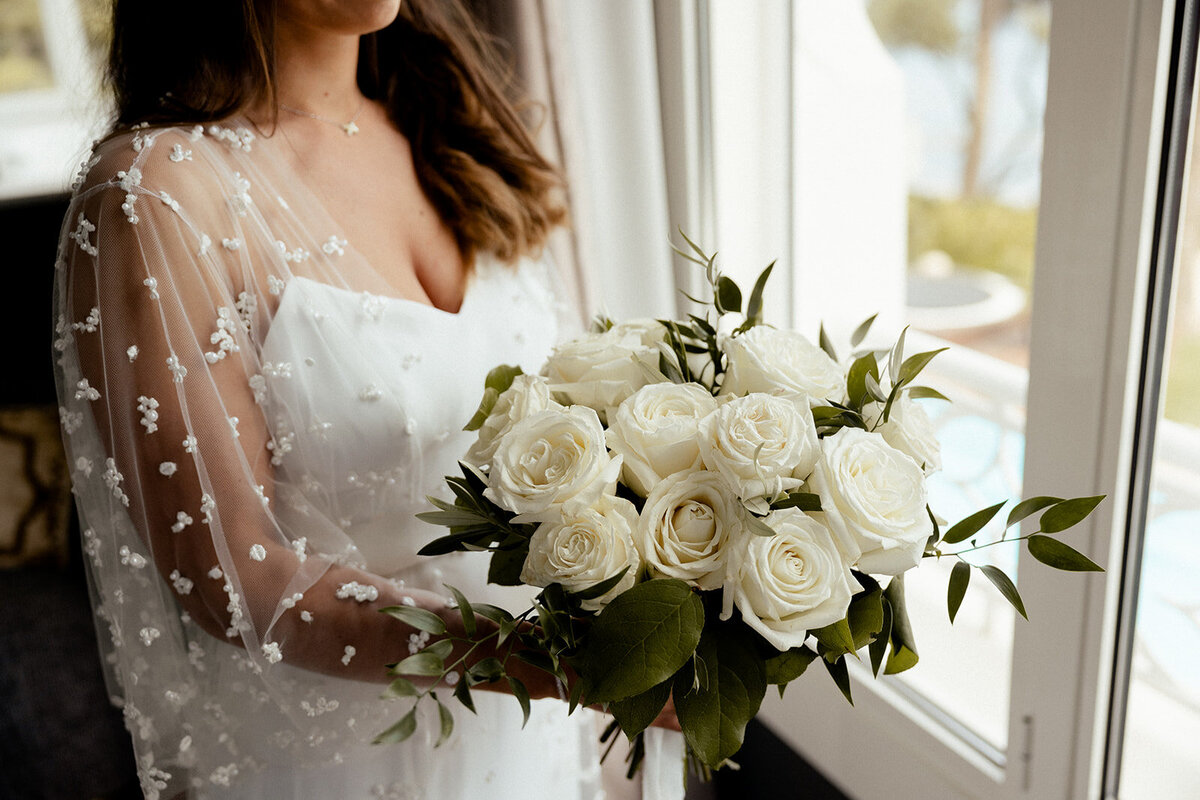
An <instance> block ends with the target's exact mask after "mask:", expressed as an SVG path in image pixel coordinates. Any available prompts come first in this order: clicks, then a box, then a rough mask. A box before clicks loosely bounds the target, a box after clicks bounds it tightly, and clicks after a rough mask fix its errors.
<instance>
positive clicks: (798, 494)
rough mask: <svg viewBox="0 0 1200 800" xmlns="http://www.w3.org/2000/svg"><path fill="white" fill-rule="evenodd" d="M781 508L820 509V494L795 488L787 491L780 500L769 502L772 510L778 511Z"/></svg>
mask: <svg viewBox="0 0 1200 800" xmlns="http://www.w3.org/2000/svg"><path fill="white" fill-rule="evenodd" d="M781 508H798V509H800V510H801V511H820V510H821V495H819V494H813V493H812V492H802V491H799V490H797V491H794V492H791V493H789V494H788V495H787V496H786V497H784V498H783V499H782V500H776V501H775V502H774V503H771V510H772V511H778V510H779V509H781Z"/></svg>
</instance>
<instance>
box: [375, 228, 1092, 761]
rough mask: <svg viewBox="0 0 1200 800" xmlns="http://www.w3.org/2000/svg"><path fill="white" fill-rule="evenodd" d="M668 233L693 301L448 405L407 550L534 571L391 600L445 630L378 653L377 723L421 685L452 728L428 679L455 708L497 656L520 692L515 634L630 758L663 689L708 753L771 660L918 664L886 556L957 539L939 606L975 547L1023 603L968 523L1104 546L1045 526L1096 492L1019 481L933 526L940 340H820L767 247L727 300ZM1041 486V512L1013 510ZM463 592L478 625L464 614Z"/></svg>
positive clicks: (737, 729) (1074, 519) (730, 287)
mask: <svg viewBox="0 0 1200 800" xmlns="http://www.w3.org/2000/svg"><path fill="white" fill-rule="evenodd" d="M688 244H689V245H690V246H691V252H688V253H681V254H682V255H684V256H685V257H687V258H689V259H690V260H692V261H695V262H696V263H697V264H699V265H700V266H701V267H703V269H704V271H705V275H706V277H707V280H708V284H709V286H710V287H711V290H712V299H711V301H709V302H708V303H703V304H702V305H703V306H704V307H705V313H704V314H703V315H700V314H692V315H689V316H688V319H687V320H686V321H671V320H637V321H632V322H622V323H616V324H614V323H612V322H611V321H609V320H600V321H599V322H598V324H597V326H596V329H595V330H593V331H592V332H591V333H588V334H586V335H584V336H582V337H580V338H577V339H575V340H573V341H570V342H567V343H566V344H564V345H562V346H560V347H558V348H557V349H556V350H555V351H554V353H553V354H552V355H551V356H550V358H549V360H548V361H547V363H546V365H545V367H544V368H543V369H542V371H541V374H539V375H528V374H523V373H522V372H521V370H520V369H518V368H515V367H509V366H500V367H497V368H496V369H494V370H493V371H492V372H491V373H490V374H489V376H488V378H487V383H486V388H485V392H484V397H483V402H482V403H481V404H480V407H479V410H478V411H477V412H476V414H475V416H474V417H473V418H472V419H471V420H470V422H469V423H468V424H467V426H466V429H467V430H472V431H477V432H478V438H477V439H476V441H475V443H474V444H473V445H472V447H471V448H470V450H469V452H468V453H467V455H466V457H465V458H464V460H463V463H462V465H461V466H462V475H461V476H453V477H448V478H447V479H446V480H447V482H448V484H449V486H450V488H451V489H452V490H453V492H454V495H455V500H454V502H453V503H450V502H445V501H442V500H438V499H433V500H432V502H433V503H434V505H435V506H437V509H438V510H436V511H430V512H428V513H425V514H421V515H420V516H421V518H422V519H424V520H425V521H427V522H431V523H434V524H437V525H442V526H445V527H448V528H449V529H450V532H449V535H447V536H444V537H442V538H439V539H437V540H435V541H433V542H432V543H430V544H429V545H428V546H426V547H425V548H424V549H423V550H422V553H424V554H428V555H435V554H441V553H447V552H451V551H457V550H475V551H486V552H488V553H490V554H491V562H490V567H489V572H488V579H489V581H490V582H492V583H496V584H502V585H521V584H524V585H529V586H534V587H538V588H540V589H541V591H540V592H539V593H538V594H537V597H536V599H535V600H534V602H533V604H532V606H531V607H530V608H528V609H526V610H525V611H523V612H522V613H519V614H515V615H514V614H511V613H509V612H508V611H505V610H503V609H500V608H497V607H495V606H491V605H483V604H472V603H471V602H470V601H469V600H468V599H467V598H466V597H465V596H463V594H462V593H461V592H460V591H458V590H457V589H455V588H453V587H448V588H450V590H451V592H452V593H453V594H454V596H455V598H456V600H457V603H458V609H459V610H460V612H461V614H462V621H463V628H464V631H465V634H466V636H465V637H461V638H457V639H456V637H453V636H447V630H446V626H445V624H444V622H443V620H442V619H440V618H439V617H437V616H436V615H434V614H432V613H430V612H428V611H424V610H422V609H417V608H412V607H407V606H398V607H392V608H389V609H386V610H385V611H386V613H390V614H392V615H394V616H396V617H397V618H399V619H402V620H403V621H405V622H407V623H408V624H410V625H412V626H414V627H416V628H418V629H420V630H422V631H426V632H428V633H430V634H432V635H433V636H437V637H440V638H438V639H436V640H434V641H433V642H432V643H430V644H428V645H427V646H424V647H415V646H414V648H413V649H414V650H416V652H414V653H413V655H411V656H410V657H408V658H406V659H404V660H403V661H401V662H399V663H397V664H394V665H390V668H391V674H392V675H393V676H394V677H395V680H394V682H393V683H392V684H391V686H390V687H389V690H388V695H389V696H391V697H409V698H415V700H416V703H414V707H413V709H412V710H410V711H409V712H408V713H407V714H406V715H405V716H404V717H403V718H402V719H401V720H400V721H399V722H398V723H396V724H395V725H394V726H392V727H391V728H390V729H388V730H387V731H385V732H384V733H382V734H381V735H380V736H379V741H385V742H386V741H400V740H403V739H405V738H407V737H408V736H410V735H411V734H412V733H413V731H414V730H415V728H416V725H417V717H416V705H418V704H419V703H420V701H422V700H424V699H425V698H430V699H431V700H432V701H433V702H434V703H435V705H436V706H437V708H438V711H439V718H440V720H441V726H442V730H441V733H442V737H443V738H444V737H445V736H447V735H449V733H450V732H451V730H452V729H453V724H454V722H453V715H452V714H451V712H450V710H449V709H448V708H447V706H446V704H445V703H444V702H443V700H442V698H439V697H438V694H437V692H438V689H439V686H440V687H446V686H453V690H452V691H453V695H454V697H455V698H456V699H457V700H458V701H460V702H461V703H462V704H463V705H465V706H467V708H469V709H471V710H472V711H473V710H474V708H473V704H472V700H471V688H472V687H473V686H477V685H479V684H481V683H484V682H494V681H506V682H507V683H508V685H509V687H510V689H511V691H512V694H513V695H514V696H515V697H516V699H517V701H518V702H519V703H520V704H521V705H522V707H523V708H524V710H525V713H526V716H528V713H529V693H528V691H527V690H526V687H525V686H524V685H523V684H522V683H521V682H520V680H519V679H518V678H517V677H515V676H514V675H512V674H510V672H509V669H508V665H509V664H510V663H511V661H512V659H518V660H520V661H522V662H525V663H526V664H529V665H532V666H534V667H537V668H540V669H543V670H545V671H546V672H549V673H551V674H553V675H554V676H556V677H557V678H558V679H559V680H560V681H562V685H564V686H569V687H570V689H569V700H570V710H572V711H573V710H574V708H575V707H576V706H577V705H579V704H585V705H592V706H602V707H605V708H606V709H607V710H608V711H609V712H610V713H611V714H612V716H613V718H614V722H613V724H612V725H611V726H610V728H609V730H608V731H607V732H606V734H605V738H609V737H611V736H612V734H614V733H615V730H616V728H618V727H619V728H620V730H622V731H623V732H624V733H625V734H626V735H627V736H628V737H630V738H631V739H632V740H633V747H632V748H631V766H630V774H632V772H633V770H635V769H636V768H637V766H638V762H639V760H640V759H641V756H642V753H643V752H644V749H643V747H642V739H641V734H642V732H643V731H644V730H645V729H646V727H647V726H648V725H649V724H650V723H651V722H653V721H654V719H655V718H656V717H657V716H658V715H659V713H660V712H661V711H662V710H663V708H664V706H665V705H666V703H667V701H668V700H669V699H673V701H674V705H675V711H676V713H677V715H678V719H679V724H680V726H681V727H682V729H683V734H684V737H685V739H686V742H687V747H688V752H689V758H690V759H691V760H692V762H693V766H695V767H697V768H698V769H699V770H700V771H701V772H703V773H707V771H708V770H710V769H712V768H716V767H718V766H720V765H721V764H723V763H724V762H726V760H728V759H729V758H730V757H731V756H732V755H733V754H734V753H735V752H736V751H737V750H738V748H739V747H740V745H741V742H742V738H743V733H744V729H745V726H746V724H747V723H748V722H749V721H750V719H751V718H752V717H753V716H754V715H755V714H756V713H757V711H758V708H759V705H760V703H761V701H762V699H763V696H764V694H765V692H766V690H767V686H768V685H769V684H774V685H777V686H778V687H779V691H780V692H782V691H783V689H784V687H785V686H786V685H787V684H788V683H789V682H790V681H792V680H794V679H796V678H798V677H799V676H800V675H801V674H802V673H804V672H805V670H806V669H807V668H808V667H809V666H810V665H811V664H812V663H814V662H819V663H820V664H821V666H822V667H823V668H824V669H825V670H826V671H827V672H828V673H829V674H830V675H831V676H832V677H833V680H834V682H835V683H836V685H837V686H838V687H839V688H840V690H841V691H842V692H843V693H844V694H845V695H846V697H847V699H849V698H850V682H849V674H848V671H847V667H846V657H847V656H850V657H854V658H859V655H858V653H859V651H860V650H863V649H864V648H865V649H866V651H867V657H868V658H869V661H870V664H871V668H872V671H873V673H874V674H875V675H878V673H879V671H880V669H882V670H883V671H884V672H885V673H897V672H901V671H903V670H906V669H909V668H910V667H912V666H913V665H914V664H916V663H917V648H916V644H915V643H914V640H913V629H912V626H911V625H910V624H909V619H908V616H907V614H906V612H905V604H904V574H905V573H906V572H907V571H908V570H910V569H913V568H914V567H917V566H918V565H919V564H920V563H921V562H922V561H923V560H924V559H927V558H951V559H954V567H953V570H952V572H951V576H950V584H949V591H948V597H947V600H948V606H949V614H950V619H951V621H953V619H954V616H955V614H956V612H957V610H958V607H959V604H960V603H961V602H962V599H963V596H964V593H965V592H966V590H967V587H968V585H969V581H970V577H971V573H972V570H974V569H978V570H979V571H980V572H982V573H983V576H984V577H985V578H986V579H987V580H988V581H990V582H991V583H992V584H993V585H994V586H995V587H996V589H998V590H999V591H1000V593H1001V594H1002V595H1003V596H1004V597H1005V598H1006V599H1007V600H1008V601H1009V602H1010V603H1011V604H1012V605H1013V606H1015V607H1016V609H1017V611H1019V612H1020V613H1021V614H1022V615H1024V614H1025V609H1024V606H1023V604H1022V601H1021V597H1020V595H1019V594H1018V592H1017V589H1016V586H1015V585H1014V584H1013V582H1012V581H1011V580H1010V579H1009V578H1008V576H1007V575H1005V573H1004V572H1003V571H1001V570H1000V569H998V568H997V567H994V566H990V565H983V566H977V565H975V564H973V563H971V561H969V560H967V558H965V557H964V556H965V555H966V554H967V553H970V552H972V551H975V550H978V549H980V548H982V547H987V546H990V545H992V544H998V543H1000V542H1001V541H1005V540H1007V541H1023V542H1024V543H1025V545H1026V546H1027V547H1028V548H1029V551H1030V553H1031V554H1032V555H1033V556H1034V557H1035V558H1036V559H1038V560H1039V561H1041V562H1043V563H1045V564H1047V565H1049V566H1051V567H1054V568H1057V569H1063V570H1099V569H1100V567H1098V566H1097V565H1095V564H1094V563H1092V562H1091V561H1090V560H1089V559H1088V558H1086V557H1085V556H1084V555H1082V554H1081V553H1079V552H1078V551H1076V550H1075V549H1074V548H1072V547H1071V546H1069V545H1068V544H1066V543H1064V542H1063V541H1062V540H1061V539H1059V538H1055V535H1056V534H1059V533H1061V532H1062V531H1064V530H1066V529H1067V528H1070V527H1071V526H1073V525H1075V524H1076V523H1078V522H1079V521H1081V520H1082V519H1084V518H1085V517H1086V516H1087V515H1088V514H1089V513H1091V511H1092V509H1093V508H1095V507H1096V505H1097V504H1098V503H1099V502H1100V500H1101V499H1102V498H1101V497H1086V498H1073V499H1062V498H1057V497H1034V498H1031V499H1029V500H1025V501H1023V502H1021V503H1018V504H1017V505H1016V506H1015V507H1013V508H1012V510H1011V511H1010V512H1009V513H1008V517H1007V520H1006V522H1005V525H1004V532H1003V533H1002V535H1001V536H1000V537H999V538H998V539H995V540H994V541H989V542H980V541H978V538H979V536H978V535H979V533H980V532H981V530H982V529H983V528H984V526H985V525H987V523H989V522H990V521H991V520H992V519H993V517H995V516H996V514H997V513H998V512H999V511H1000V509H1001V508H1002V507H1003V506H1004V505H1005V504H1004V503H1003V502H1002V503H998V504H996V505H993V506H991V507H989V508H985V509H983V510H981V511H978V512H976V513H974V514H971V515H970V516H968V517H967V518H965V519H963V520H962V521H960V522H958V523H956V524H954V525H951V526H949V527H946V528H945V529H943V525H942V524H941V523H940V521H939V518H938V517H937V515H936V514H935V513H934V512H933V511H932V510H931V509H930V508H929V506H928V504H927V497H926V486H925V479H926V475H927V474H928V473H930V472H931V471H933V470H936V469H937V468H938V465H939V454H938V444H937V441H936V439H935V438H934V436H933V431H932V426H931V425H930V423H929V419H928V417H927V416H926V414H925V411H924V410H923V408H922V406H921V404H920V403H919V402H917V401H918V400H920V399H922V398H937V399H941V400H945V398H944V397H943V396H942V395H941V394H940V393H939V392H937V391H936V390H935V389H932V388H929V387H927V386H921V385H917V383H916V379H917V378H918V376H919V375H920V373H921V371H922V369H923V368H924V367H925V366H926V365H927V364H928V363H929V362H930V360H931V359H932V358H933V357H934V356H935V355H937V353H938V352H940V351H936V350H935V351H931V352H924V353H917V354H913V355H905V352H904V339H905V337H904V334H903V333H902V334H901V335H900V337H899V340H898V341H897V342H896V343H895V345H894V346H893V347H891V348H890V349H889V350H884V351H876V350H869V349H868V350H863V351H862V352H856V353H854V355H853V356H852V357H850V358H849V359H847V360H845V361H839V360H838V359H837V357H836V355H835V354H834V353H835V351H834V348H833V346H832V345H831V343H830V342H829V340H828V337H827V336H826V335H825V332H824V330H823V329H822V331H821V335H820V338H819V345H814V344H812V343H811V342H810V341H809V340H807V339H806V338H804V337H803V336H801V335H800V334H798V333H795V332H792V331H787V330H780V329H777V328H773V327H770V326H768V325H766V324H765V323H764V322H763V319H762V298H763V291H764V288H765V285H766V281H767V278H768V277H769V275H770V272H771V267H768V268H767V269H766V270H765V271H764V272H763V273H762V275H761V276H760V277H759V278H758V280H757V282H756V283H755V285H754V287H753V290H752V291H751V292H750V295H749V297H748V298H747V300H746V302H745V304H744V306H743V298H742V292H741V290H740V289H739V287H738V286H737V284H736V283H735V282H734V281H733V280H731V279H730V278H729V277H727V276H725V275H722V274H721V273H720V272H719V271H718V269H717V268H716V266H715V264H714V259H713V257H710V256H707V255H705V254H704V253H703V252H702V251H701V250H700V248H698V247H697V246H696V245H694V244H693V243H692V242H690V241H689V242H688ZM690 299H693V300H694V298H690ZM695 302H700V301H695ZM872 320H873V318H872ZM872 320H867V321H866V322H865V323H863V325H862V326H860V327H859V329H858V330H857V331H856V332H855V333H854V335H853V336H852V338H851V346H852V347H856V348H857V347H859V345H860V344H861V342H862V341H863V339H864V338H865V336H866V334H867V331H868V328H869V327H870V324H871V322H872ZM1038 512H1041V517H1040V529H1039V530H1038V532H1037V533H1033V534H1028V535H1025V536H1020V535H1015V536H1009V535H1008V529H1009V528H1011V527H1013V526H1014V525H1016V524H1017V523H1019V522H1020V521H1021V520H1023V519H1025V518H1026V517H1029V516H1031V515H1033V514H1035V513H1038ZM956 546H958V547H956ZM477 615H478V616H479V617H483V618H486V619H488V620H491V621H492V622H493V623H494V625H492V626H488V629H487V630H486V631H484V630H482V628H480V627H478V626H477ZM456 640H457V641H459V642H460V644H461V643H464V642H465V647H460V648H458V650H457V651H455V641H456ZM481 647H486V648H487V652H489V653H492V655H488V656H487V657H480V656H479V655H476V653H478V651H479V649H480V648H481ZM455 652H458V653H462V655H460V656H458V657H452V656H453V654H454V653H455ZM413 677H422V678H426V679H430V678H432V679H434V680H433V681H430V685H428V686H427V687H426V688H420V687H418V686H417V685H416V684H415V683H414V682H412V681H411V680H410V678H413ZM443 691H445V690H444V689H443ZM613 741H615V738H614V739H613ZM439 743H440V741H439ZM610 746H611V745H610Z"/></svg>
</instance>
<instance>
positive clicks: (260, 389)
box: [246, 375, 267, 406]
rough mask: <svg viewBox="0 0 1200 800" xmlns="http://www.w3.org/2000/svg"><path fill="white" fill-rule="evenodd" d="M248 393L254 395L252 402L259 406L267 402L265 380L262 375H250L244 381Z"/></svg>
mask: <svg viewBox="0 0 1200 800" xmlns="http://www.w3.org/2000/svg"><path fill="white" fill-rule="evenodd" d="M246 383H247V384H249V386H250V391H251V392H253V393H254V402H256V403H258V404H259V405H260V406H261V405H262V404H263V403H265V402H266V401H267V379H266V378H264V377H263V376H262V375H251V376H250V377H249V378H247V379H246Z"/></svg>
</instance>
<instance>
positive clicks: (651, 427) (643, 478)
mask: <svg viewBox="0 0 1200 800" xmlns="http://www.w3.org/2000/svg"><path fill="white" fill-rule="evenodd" d="M716 410H717V401H716V400H715V399H713V396H712V395H711V394H709V392H708V390H707V389H705V388H704V387H703V386H700V385H699V384H695V383H682V384H675V383H653V384H651V385H649V386H643V387H642V388H641V389H638V390H637V391H636V392H634V393H633V394H632V395H630V397H629V398H628V399H626V400H625V402H623V403H621V405H620V406H619V407H618V408H617V410H616V411H615V412H614V413H612V414H609V417H608V424H609V427H608V431H607V432H606V433H605V436H606V438H607V439H608V446H609V448H610V449H611V450H612V451H613V452H614V453H616V454H618V455H620V456H622V458H623V459H624V464H623V466H622V467H621V475H622V478H623V479H624V482H625V483H626V484H627V485H628V486H629V488H631V489H633V490H634V491H635V492H637V493H638V494H639V495H641V496H642V497H645V496H646V495H647V494H649V492H650V490H651V488H653V486H654V485H655V484H656V483H658V482H659V481H661V480H662V479H663V478H665V477H667V476H668V475H671V474H673V473H676V472H683V471H685V470H687V471H691V470H696V469H699V468H700V441H699V430H700V421H701V420H702V419H704V418H705V417H706V416H708V415H709V414H711V413H712V412H713V411H716Z"/></svg>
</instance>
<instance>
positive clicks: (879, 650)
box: [868, 593, 892, 678]
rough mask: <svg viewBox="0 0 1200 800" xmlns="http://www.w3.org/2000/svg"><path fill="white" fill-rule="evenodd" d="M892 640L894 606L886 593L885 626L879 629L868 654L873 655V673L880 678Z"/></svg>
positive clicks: (884, 604) (884, 606)
mask: <svg viewBox="0 0 1200 800" xmlns="http://www.w3.org/2000/svg"><path fill="white" fill-rule="evenodd" d="M891 638H892V604H891V603H890V602H888V599H887V595H886V593H885V595H884V598H883V625H882V626H881V627H880V628H879V635H878V636H876V637H875V641H873V642H871V646H870V647H869V648H868V652H869V653H870V655H871V673H872V674H873V675H874V676H875V677H876V678H878V677H879V668H880V667H881V666H883V657H884V656H885V655H887V649H888V643H889V642H890V641H891Z"/></svg>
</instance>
